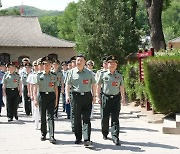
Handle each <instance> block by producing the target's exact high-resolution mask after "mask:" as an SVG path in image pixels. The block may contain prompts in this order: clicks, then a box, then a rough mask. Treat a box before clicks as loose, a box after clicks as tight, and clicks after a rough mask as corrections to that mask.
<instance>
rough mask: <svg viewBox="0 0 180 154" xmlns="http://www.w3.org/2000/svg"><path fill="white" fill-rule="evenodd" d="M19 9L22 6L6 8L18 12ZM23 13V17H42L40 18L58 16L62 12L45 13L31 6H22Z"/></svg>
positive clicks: (45, 11)
mask: <svg viewBox="0 0 180 154" xmlns="http://www.w3.org/2000/svg"><path fill="white" fill-rule="evenodd" d="M20 8H22V5H20V6H14V7H10V8H8V10H14V9H15V10H18V11H19V10H20ZM23 8H24V11H25V15H26V16H38V17H42V16H56V15H60V14H61V13H62V12H61V11H47V10H41V9H38V8H35V7H32V6H27V5H23Z"/></svg>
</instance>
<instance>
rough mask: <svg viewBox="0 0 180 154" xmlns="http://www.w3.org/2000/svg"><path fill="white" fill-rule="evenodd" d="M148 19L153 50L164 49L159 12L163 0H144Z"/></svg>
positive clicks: (160, 11)
mask: <svg viewBox="0 0 180 154" xmlns="http://www.w3.org/2000/svg"><path fill="white" fill-rule="evenodd" d="M145 6H146V9H147V14H148V20H149V25H150V36H151V43H152V46H153V48H154V49H155V51H159V50H160V49H166V44H165V39H164V34H163V29H162V20H161V14H162V10H163V0H145Z"/></svg>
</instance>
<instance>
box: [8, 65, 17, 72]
mask: <svg viewBox="0 0 180 154" xmlns="http://www.w3.org/2000/svg"><path fill="white" fill-rule="evenodd" d="M8 70H9V71H10V72H11V73H12V72H14V71H15V70H16V68H15V67H14V66H9V68H8Z"/></svg>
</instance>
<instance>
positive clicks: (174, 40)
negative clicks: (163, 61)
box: [168, 37, 180, 43]
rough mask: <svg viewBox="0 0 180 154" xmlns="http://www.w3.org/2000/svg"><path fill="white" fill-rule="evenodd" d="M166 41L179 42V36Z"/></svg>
mask: <svg viewBox="0 0 180 154" xmlns="http://www.w3.org/2000/svg"><path fill="white" fill-rule="evenodd" d="M168 43H180V37H177V38H174V39H172V40H170V41H169V42H168Z"/></svg>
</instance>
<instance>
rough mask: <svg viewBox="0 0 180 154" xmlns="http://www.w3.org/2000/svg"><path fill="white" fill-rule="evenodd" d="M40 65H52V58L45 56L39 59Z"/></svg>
mask: <svg viewBox="0 0 180 154" xmlns="http://www.w3.org/2000/svg"><path fill="white" fill-rule="evenodd" d="M41 63H42V64H45V63H52V58H51V57H49V56H45V57H43V58H42V59H41Z"/></svg>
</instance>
